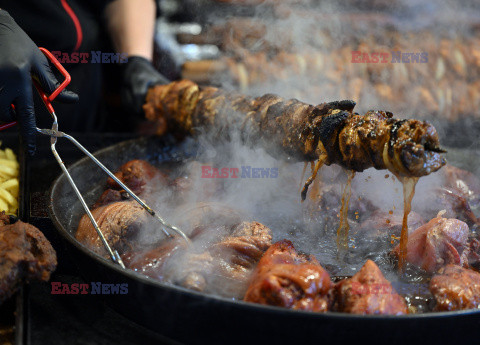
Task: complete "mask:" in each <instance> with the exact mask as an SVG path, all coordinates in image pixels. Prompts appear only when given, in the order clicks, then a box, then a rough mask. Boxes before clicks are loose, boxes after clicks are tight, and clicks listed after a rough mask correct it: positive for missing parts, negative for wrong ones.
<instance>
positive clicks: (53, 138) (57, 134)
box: [0, 48, 190, 268]
mask: <svg viewBox="0 0 480 345" xmlns="http://www.w3.org/2000/svg"><path fill="white" fill-rule="evenodd" d="M40 50H41V52H42V53H43V54H44V55H45V56H46V57H47V59H49V60H50V61H51V62H52V63H53V65H54V66H55V67H56V68H57V69H58V70H59V71H60V73H61V74H62V75H63V76H64V77H65V80H64V81H63V82H62V83H61V84H60V86H59V87H58V88H57V89H55V91H54V92H53V93H52V94H51V95H50V96H47V95H46V94H45V92H44V91H43V90H42V87H41V86H40V84H39V83H38V82H37V81H36V80H34V79H33V84H34V85H35V88H36V89H37V91H38V93H39V94H40V97H41V98H42V100H43V103H45V106H46V107H47V109H48V112H49V113H50V115H52V118H53V124H52V129H40V128H38V127H37V132H39V133H41V134H44V135H48V136H50V148H51V149H52V153H53V156H54V157H55V159H56V160H57V162H58V164H59V165H60V168H61V169H62V171H63V173H64V174H65V176H66V177H67V179H68V182H70V185H71V186H72V188H73V190H74V191H75V193H76V194H77V197H78V199H79V200H80V203H81V204H82V206H83V208H84V210H85V212H86V213H87V215H88V217H89V218H90V221H91V222H92V225H93V227H94V228H95V230H96V231H97V234H98V236H100V239H101V240H102V243H103V245H104V247H105V249H106V250H107V251H108V253H109V255H110V257H111V258H112V260H113V262H115V263H117V264H119V265H120V266H121V267H122V268H125V265H124V264H123V261H122V259H121V258H120V255H119V254H118V252H117V251H116V250H112V248H111V247H110V245H109V244H108V242H107V240H106V239H105V236H104V235H103V232H102V230H101V229H100V227H99V226H98V224H97V222H96V221H95V219H94V218H93V215H92V213H91V212H90V210H89V208H88V206H87V204H86V203H85V200H84V199H83V196H82V194H81V193H80V191H79V190H78V188H77V186H76V185H75V182H74V181H73V179H72V177H71V176H70V173H69V172H68V170H67V168H66V167H65V164H64V163H63V161H62V159H61V158H60V156H59V154H58V152H57V150H56V148H55V145H56V143H57V138H67V139H68V140H70V141H71V142H72V143H73V144H74V145H75V146H76V147H78V148H79V149H80V150H81V151H82V152H83V153H85V154H86V155H87V156H88V157H90V158H91V159H92V160H93V162H94V163H95V164H97V165H98V166H99V167H100V168H101V169H102V170H103V171H104V172H106V173H107V175H108V176H110V177H111V178H112V179H113V180H114V181H115V182H116V183H118V184H119V185H120V186H121V187H122V188H123V189H124V190H125V191H126V192H127V193H128V194H129V195H130V196H131V197H132V198H133V199H135V201H136V202H138V203H139V204H140V205H141V206H142V207H143V208H144V209H145V210H146V211H147V212H148V213H149V214H150V215H152V216H154V217H156V218H157V220H158V221H160V223H161V224H162V230H163V231H164V232H165V234H166V235H167V236H172V235H171V234H170V232H169V231H168V230H173V231H174V232H176V233H177V234H178V235H180V236H182V237H183V238H184V239H185V241H187V242H188V243H189V242H190V240H189V239H188V237H187V236H186V235H185V233H184V232H183V231H182V230H180V229H179V228H177V227H176V226H173V225H171V224H168V223H167V222H166V221H165V220H164V219H163V218H162V217H160V216H159V215H158V214H157V213H156V212H155V211H154V210H153V209H152V208H151V207H149V206H148V205H147V204H145V202H144V201H142V200H141V199H140V198H139V197H138V196H137V195H136V194H135V193H133V192H132V191H131V190H130V188H128V187H127V186H126V185H125V184H124V183H123V182H122V181H120V180H119V179H118V178H117V177H116V176H115V175H114V174H113V173H112V172H111V171H110V170H108V169H107V168H106V167H105V166H104V165H103V164H102V163H101V162H100V161H99V160H98V159H97V158H95V156H93V155H92V154H91V153H90V152H89V151H87V149H85V148H84V147H83V146H82V145H81V144H80V143H79V142H78V141H77V140H75V138H73V137H72V136H70V135H68V134H66V133H64V132H61V131H59V130H58V121H57V115H56V114H55V110H54V109H53V106H52V104H51V102H52V101H53V100H54V99H55V98H56V97H57V96H58V94H59V93H60V92H62V90H63V89H65V87H66V86H67V85H68V84H69V83H70V81H71V79H72V78H71V77H70V74H68V72H67V71H66V70H65V68H64V67H63V66H62V65H61V64H60V62H58V60H57V59H56V58H55V56H53V55H52V53H50V52H49V51H48V50H47V49H45V48H40ZM12 107H13V105H12ZM16 123H17V122H10V123H7V124H5V125H2V126H0V130H3V129H6V128H10V127H12V126H14V125H15V124H16Z"/></svg>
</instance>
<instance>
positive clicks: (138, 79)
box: [105, 0, 169, 115]
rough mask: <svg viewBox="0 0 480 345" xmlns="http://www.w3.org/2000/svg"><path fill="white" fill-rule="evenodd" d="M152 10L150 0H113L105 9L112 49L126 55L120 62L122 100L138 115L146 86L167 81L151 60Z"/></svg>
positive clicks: (154, 7)
mask: <svg viewBox="0 0 480 345" xmlns="http://www.w3.org/2000/svg"><path fill="white" fill-rule="evenodd" d="M155 14H156V4H155V1H154V0H115V1H114V2H112V3H110V4H108V5H107V8H106V10H105V15H106V17H107V25H108V30H109V33H110V36H111V39H112V42H113V45H114V48H115V50H116V51H117V53H123V54H127V55H128V61H127V63H125V64H124V65H123V66H122V67H123V68H122V74H123V75H122V90H121V96H122V101H123V104H124V106H125V107H126V108H127V109H128V110H129V111H131V112H132V113H134V114H138V115H140V114H142V113H143V112H142V106H143V104H144V103H145V97H146V95H147V91H148V88H149V87H151V86H153V85H157V84H165V83H168V82H169V81H168V79H167V78H165V77H164V76H163V75H161V74H160V73H159V72H158V71H157V70H156V69H155V68H154V67H153V66H152V63H151V62H152V55H153V42H154V30H155Z"/></svg>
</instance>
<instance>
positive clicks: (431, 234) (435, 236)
mask: <svg viewBox="0 0 480 345" xmlns="http://www.w3.org/2000/svg"><path fill="white" fill-rule="evenodd" d="M469 233H470V230H469V228H468V225H467V224H466V223H464V222H462V221H460V220H458V219H447V218H442V216H441V215H438V216H437V217H436V218H433V219H432V220H430V221H429V222H428V223H427V224H425V225H422V226H421V227H419V228H418V229H417V230H415V231H414V232H413V233H412V234H411V235H410V236H409V239H408V243H407V257H406V259H407V262H409V263H411V264H413V265H415V266H417V267H420V268H422V269H423V270H425V271H426V272H428V273H434V272H435V271H436V270H438V269H439V268H440V267H441V266H443V265H446V264H456V265H463V264H466V263H467V261H468V260H467V254H468V250H467V248H468V245H467V241H468V235H469ZM392 253H393V254H394V255H396V256H398V254H399V246H396V247H395V248H394V249H393V252H392Z"/></svg>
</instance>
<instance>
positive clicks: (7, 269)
mask: <svg viewBox="0 0 480 345" xmlns="http://www.w3.org/2000/svg"><path fill="white" fill-rule="evenodd" d="M2 223H4V224H5V225H0V304H1V303H2V302H3V301H5V300H6V299H7V298H8V297H10V296H11V295H12V294H13V293H15V291H16V290H17V289H18V287H19V286H20V284H21V283H22V282H24V281H32V280H43V281H48V279H50V274H51V273H52V272H53V271H54V270H55V268H56V267H57V255H56V253H55V250H54V249H53V248H52V245H51V244H50V242H49V241H48V240H47V239H46V238H45V236H44V235H43V234H42V232H40V230H38V229H37V228H36V227H34V226H33V225H30V224H27V223H23V222H22V221H17V222H16V223H14V224H8V223H9V222H8V221H7V220H6V219H5V220H3V219H2Z"/></svg>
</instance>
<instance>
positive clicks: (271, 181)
mask: <svg viewBox="0 0 480 345" xmlns="http://www.w3.org/2000/svg"><path fill="white" fill-rule="evenodd" d="M309 3H314V5H315V4H316V5H315V6H314V7H313V9H305V8H298V9H296V10H290V9H288V8H287V9H285V8H284V9H277V11H278V13H276V14H275V15H268V16H266V15H265V13H266V12H267V9H266V5H261V6H260V7H258V8H257V11H256V13H257V15H256V17H254V18H255V19H256V20H258V22H259V23H261V24H262V25H263V27H264V28H265V33H264V35H263V36H262V37H260V38H258V41H257V42H254V43H253V44H251V47H252V49H253V50H255V49H256V47H265V46H268V47H272V46H273V47H276V48H277V49H278V50H279V51H280V52H285V53H288V54H297V55H298V56H300V55H302V56H303V55H308V54H313V55H315V56H316V59H315V63H316V66H317V70H316V72H315V73H309V71H311V70H312V66H309V65H305V64H306V63H311V60H308V61H310V62H308V61H307V60H306V59H303V60H302V58H298V57H297V58H296V59H294V60H293V61H290V62H287V63H285V64H284V68H285V69H284V70H280V71H277V72H276V74H275V75H274V76H273V77H274V78H270V79H269V80H267V81H266V82H263V83H254V84H250V85H248V88H246V89H244V90H242V91H244V92H247V93H249V94H251V95H254V96H258V95H261V94H264V93H277V94H279V95H281V96H283V97H286V98H292V97H295V98H298V99H300V100H302V101H305V102H309V103H312V104H318V103H321V102H325V101H333V100H339V99H354V100H356V101H357V104H358V106H357V109H356V110H357V112H360V113H364V112H365V111H367V110H370V109H384V110H389V111H393V112H394V114H395V116H396V117H398V118H411V117H415V118H425V119H431V120H432V119H433V121H434V122H435V124H436V125H437V129H438V131H439V133H440V134H441V135H442V136H443V137H444V138H446V137H449V136H448V135H447V134H448V133H450V132H449V126H450V125H451V122H445V121H444V120H454V119H457V118H459V117H464V118H465V117H466V116H467V115H468V116H473V117H475V116H476V117H478V116H479V115H480V114H479V110H478V109H480V103H479V102H480V97H475V94H474V93H473V94H472V95H470V96H468V97H467V96H465V95H468V94H469V93H472V92H473V91H471V90H473V89H472V88H475V87H477V86H476V85H478V84H475V80H473V79H472V75H471V74H472V73H476V72H471V71H468V69H467V66H469V65H470V64H473V63H475V62H474V60H473V59H470V58H469V47H468V46H467V47H465V45H469V44H471V43H472V42H474V41H475V40H477V39H476V38H475V37H474V36H473V35H472V30H473V29H472V25H471V23H472V22H474V21H479V18H480V17H479V16H478V13H479V12H478V10H479V9H478V6H475V5H474V3H473V2H472V4H471V6H467V7H464V5H463V4H462V6H461V7H460V5H459V4H458V3H457V2H455V1H427V2H424V1H422V2H419V1H412V0H404V1H395V2H393V3H392V5H389V4H385V3H386V2H383V1H379V4H383V5H384V6H385V8H383V10H382V11H369V12H362V11H355V10H352V9H351V8H347V9H345V8H340V5H338V4H337V2H333V1H332V2H328V1H327V2H324V1H322V2H318V3H317V2H309ZM349 3H356V2H355V1H350V2H349ZM217 20H218V18H215V16H214V14H213V15H212V17H211V18H210V21H212V22H215V21H217ZM222 21H224V19H223V18H222ZM231 35H232V39H233V38H234V36H235V35H234V33H233V32H232V33H231ZM471 47H473V46H471ZM353 51H361V52H364V53H369V54H371V53H376V52H386V53H389V54H391V53H392V52H393V51H400V52H401V53H427V55H428V61H425V62H397V63H392V62H391V59H392V56H391V55H390V56H389V58H388V61H387V62H386V63H381V64H379V63H366V62H360V63H352V52H353ZM279 54H280V53H279ZM479 56H480V55H479ZM293 67H295V68H293ZM265 68H266V67H265ZM271 73H275V72H274V71H272V72H271ZM228 80H229V79H228V78H222V83H223V84H222V86H223V87H225V88H228V89H235V88H238V84H236V83H232V82H231V80H230V81H228ZM469 97H470V98H469ZM462 102H463V103H462ZM445 123H447V124H448V126H447V125H446V126H445V127H441V125H442V124H445ZM469 124H470V122H469V120H465V123H464V125H465V127H466V128H468V127H469ZM228 134H229V135H228V136H229V137H230V140H229V141H226V142H224V141H222V142H219V141H218V140H216V138H212V137H211V135H209V134H204V135H202V136H200V137H199V138H197V141H195V142H190V143H189V145H195V146H197V147H198V155H197V156H196V157H195V158H194V159H192V160H190V161H188V162H186V163H184V164H181V165H178V166H175V167H173V168H172V167H169V168H170V170H171V171H169V175H170V176H171V178H172V179H176V181H181V183H180V182H179V183H180V185H181V186H182V185H183V186H186V187H185V188H182V187H181V186H180V187H178V186H173V187H172V185H168V184H164V183H160V182H159V183H158V185H155V186H154V187H153V188H152V189H153V190H154V191H157V192H153V193H151V194H150V195H149V197H148V199H147V200H148V201H149V203H151V204H153V206H154V207H155V209H156V210H158V212H160V213H161V214H162V215H164V217H165V218H166V219H167V221H168V222H170V223H171V224H174V225H177V226H180V227H181V228H182V229H183V230H185V232H186V233H187V234H191V233H192V231H194V230H195V228H198V227H199V226H200V227H201V226H207V227H208V226H209V227H217V226H222V224H226V223H229V222H233V221H238V220H245V221H250V220H255V221H258V222H261V223H263V224H264V225H266V226H268V227H269V228H270V229H271V230H272V231H273V238H274V241H278V240H280V239H285V238H286V239H290V240H292V241H293V242H294V244H295V246H296V247H297V249H298V250H300V251H305V252H308V253H311V254H314V255H315V256H316V257H317V258H318V259H319V261H320V263H321V264H322V265H323V266H324V267H326V268H328V270H329V271H330V273H332V274H336V275H351V274H354V273H355V272H356V271H357V270H358V268H359V267H361V266H362V265H363V264H364V262H365V260H366V259H368V258H369V259H373V260H374V261H376V262H377V263H378V264H379V265H380V267H381V268H382V271H383V272H386V274H387V276H388V277H389V278H390V279H398V277H397V276H396V275H395V274H394V271H393V269H392V265H391V262H390V261H389V258H388V252H389V251H390V250H391V249H392V247H393V246H394V244H396V243H398V242H395V240H392V237H391V235H392V233H390V231H391V227H390V226H391V222H393V219H394V216H397V218H396V219H398V215H401V214H402V210H403V194H402V185H401V183H400V182H399V181H398V180H396V179H395V178H394V177H393V176H392V174H390V173H389V172H387V171H377V170H374V169H369V170H367V171H364V172H363V173H357V174H356V177H355V178H354V180H353V192H352V196H351V198H350V212H349V224H350V226H351V231H350V238H349V251H348V253H347V255H346V256H344V257H342V258H340V257H339V256H338V250H337V243H336V233H337V229H338V224H339V222H338V213H339V210H340V204H341V194H342V190H343V188H344V183H345V181H346V178H345V172H344V171H342V170H341V169H339V168H338V167H335V166H332V167H323V168H322V169H321V172H320V176H319V182H318V183H319V184H320V186H319V188H318V189H317V190H315V188H313V187H312V189H311V190H310V195H314V196H316V197H315V198H311V197H309V198H307V200H306V201H305V202H304V203H302V202H301V201H300V186H301V185H302V184H303V183H304V182H305V179H306V178H307V177H308V176H310V174H311V171H310V167H308V168H307V174H306V176H305V177H304V178H303V179H302V170H303V163H293V162H283V161H279V160H276V159H274V158H273V157H272V156H270V155H269V154H267V153H266V152H265V151H264V150H263V149H262V148H260V147H255V148H252V147H249V146H246V145H245V144H244V143H243V142H242V140H240V138H239V136H238V133H236V132H235V131H233V132H231V133H228ZM463 140H465V138H463ZM476 140H478V139H476ZM467 141H468V140H467ZM459 142H460V140H456V139H455V136H453V139H452V138H451V137H450V140H449V141H448V143H449V144H456V143H459ZM472 145H473V144H472ZM222 169H226V170H225V171H227V172H228V176H224V177H221V176H216V172H218V174H221V172H222ZM254 169H255V171H256V172H258V174H256V173H255V176H254V173H253V170H254ZM235 171H236V172H237V173H236V174H237V177H235V176H232V174H233V172H235ZM248 172H249V173H248ZM275 172H276V173H275ZM443 183H444V176H443V175H442V174H440V173H435V174H432V175H430V176H427V177H423V178H421V179H420V180H419V183H418V185H417V187H416V194H415V197H414V199H413V205H412V210H413V212H414V213H418V215H419V216H420V217H421V218H423V221H425V222H426V221H428V220H429V219H430V217H432V214H433V213H435V214H436V212H438V211H440V209H436V207H437V205H436V204H434V203H433V200H435V198H437V195H436V194H435V190H436V188H437V187H438V186H441V185H442V184H443ZM316 193H317V194H318V195H317V194H316ZM432 205H433V206H432ZM374 212H377V213H375V214H378V212H383V213H384V214H386V215H387V216H386V217H385V219H386V220H387V223H386V224H383V225H381V226H378V227H377V228H376V229H367V230H369V231H370V234H367V235H365V234H366V232H365V229H364V228H362V225H363V224H364V223H363V222H365V221H367V220H369V219H370V220H371V219H372V214H374ZM389 215H391V217H390V216H389ZM382 219H383V218H382ZM400 219H401V218H400ZM397 225H398V224H397ZM153 228H154V227H150V228H149V230H148V231H143V234H142V236H143V238H141V242H142V243H155V242H156V241H157V238H154V237H152V236H153V235H152V233H153ZM410 230H413V229H410ZM208 236H209V235H208V234H207V237H203V238H202V241H201V243H195V244H194V246H193V248H192V251H193V252H201V251H202V250H205V248H206V244H207V243H209V242H212V241H214V240H215V239H216V238H217V237H216V235H215V234H213V233H212V234H210V237H208ZM179 267H180V265H179ZM178 269H182V268H178Z"/></svg>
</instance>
